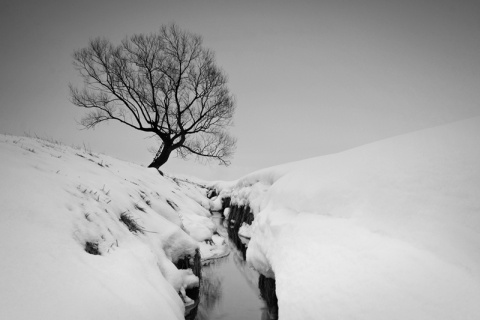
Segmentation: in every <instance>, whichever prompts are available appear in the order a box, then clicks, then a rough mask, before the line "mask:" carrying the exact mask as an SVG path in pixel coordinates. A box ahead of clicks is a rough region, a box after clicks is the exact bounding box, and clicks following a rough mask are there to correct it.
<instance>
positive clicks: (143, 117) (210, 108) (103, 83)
mask: <svg viewBox="0 0 480 320" xmlns="http://www.w3.org/2000/svg"><path fill="white" fill-rule="evenodd" d="M73 59H74V62H73V64H74V66H75V68H76V69H77V71H78V72H79V73H80V75H81V77H82V78H83V80H84V87H83V88H82V89H78V88H76V87H74V86H72V85H70V97H71V101H72V103H73V104H75V105H76V106H79V107H82V108H86V109H88V111H87V113H86V115H85V116H84V117H83V118H82V119H81V121H80V124H81V125H82V126H84V127H85V128H93V127H95V126H96V125H97V124H99V123H102V122H105V121H110V120H114V121H118V122H121V123H123V124H125V125H127V126H128V127H131V128H133V129H136V130H140V131H143V132H146V133H149V134H151V135H152V136H154V137H156V138H158V141H159V146H158V148H155V151H154V152H155V157H154V159H153V162H152V163H151V164H150V165H149V167H155V168H159V167H160V166H162V165H163V164H165V163H166V162H167V160H168V159H169V157H170V155H171V153H172V152H173V151H176V154H177V156H179V157H181V158H187V157H188V156H189V155H194V156H195V157H196V158H197V159H214V160H218V161H219V162H220V164H224V165H228V164H229V160H228V159H229V158H230V157H231V156H232V155H233V152H234V150H235V145H236V140H235V138H233V137H231V136H230V135H229V134H228V132H227V131H226V127H228V126H230V125H231V124H232V117H233V114H234V111H235V103H234V99H233V97H232V95H231V94H230V92H229V90H228V88H227V77H226V75H225V73H224V72H223V71H222V70H221V69H220V68H219V67H218V66H217V65H216V63H215V56H214V53H213V52H212V51H210V50H208V49H206V48H204V47H203V46H202V38H201V37H200V36H198V35H195V34H192V33H189V32H186V31H183V30H181V29H180V28H179V27H178V26H177V25H175V24H171V25H169V26H165V25H164V26H162V27H161V28H160V31H159V32H158V33H154V34H149V35H144V34H138V35H134V36H131V37H128V38H125V39H124V40H123V41H122V42H121V44H120V45H117V46H115V45H113V44H112V43H111V42H110V41H109V40H107V39H104V38H95V39H93V40H91V41H90V42H89V44H88V46H87V47H86V48H83V49H80V50H77V51H75V52H74V54H73Z"/></svg>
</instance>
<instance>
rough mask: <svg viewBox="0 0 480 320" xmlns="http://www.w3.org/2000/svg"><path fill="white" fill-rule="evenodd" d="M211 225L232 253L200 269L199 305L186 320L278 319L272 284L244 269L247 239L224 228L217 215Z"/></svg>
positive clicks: (219, 216)
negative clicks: (215, 228) (213, 224)
mask: <svg viewBox="0 0 480 320" xmlns="http://www.w3.org/2000/svg"><path fill="white" fill-rule="evenodd" d="M213 221H214V222H215V223H216V224H217V231H218V232H219V233H220V235H222V236H223V237H224V238H225V239H226V240H227V241H228V244H229V246H230V250H231V253H230V254H229V255H228V256H227V257H224V258H220V259H216V260H212V261H211V263H210V264H209V265H206V266H203V268H202V280H201V286H200V297H199V303H198V306H197V307H196V308H194V309H193V310H192V312H191V313H190V315H189V316H187V317H186V319H192V320H193V319H195V320H220V319H226V320H236V319H238V320H240V319H242V320H244V319H249V320H250V319H261V320H267V319H277V314H278V308H277V307H276V296H275V281H274V280H273V279H267V278H265V277H263V276H261V275H260V274H259V273H258V272H256V271H255V270H253V269H252V268H250V267H248V266H247V265H246V262H245V252H246V245H245V243H246V242H247V240H246V239H241V238H239V237H238V235H237V234H236V232H235V230H233V228H229V227H228V225H224V223H226V222H224V221H223V217H222V216H221V215H220V214H214V216H213Z"/></svg>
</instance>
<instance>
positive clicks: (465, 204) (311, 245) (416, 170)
mask: <svg viewBox="0 0 480 320" xmlns="http://www.w3.org/2000/svg"><path fill="white" fill-rule="evenodd" d="M216 187H217V188H218V189H220V190H222V195H224V196H231V197H232V201H233V202H236V203H240V204H241V203H245V202H248V203H249V204H250V206H251V207H252V208H253V210H254V213H255V221H254V222H253V228H252V239H251V241H250V244H249V248H248V251H247V260H248V261H249V263H251V264H252V265H253V266H254V267H255V268H257V269H258V270H260V271H261V272H263V273H264V274H266V275H270V276H273V275H274V276H275V278H276V284H277V296H278V299H279V316H280V319H282V320H287V319H323V320H329V319H342V320H344V319H366V320H367V319H368V320H374V319H382V320H384V319H390V320H391V319H402V320H405V319H422V320H426V319H432V320H433V319H435V320H439V319H450V320H451V319H463V320H465V319H480V303H479V301H480V118H474V119H470V120H465V121H462V122H457V123H453V124H449V125H445V126H442V127H437V128H432V129H428V130H424V131H418V132H414V133H410V134H407V135H403V136H398V137H394V138H391V139H386V140H382V141H378V142H375V143H372V144H369V145H365V146H362V147H358V148H355V149H351V150H348V151H345V152H341V153H338V154H333V155H329V156H324V157H319V158H314V159H309V160H305V161H300V162H296V163H291V164H287V165H283V166H278V167H273V168H268V169H264V170H261V171H258V172H255V173H252V174H250V175H248V176H246V177H244V178H242V179H240V180H238V181H235V182H230V183H217V184H216Z"/></svg>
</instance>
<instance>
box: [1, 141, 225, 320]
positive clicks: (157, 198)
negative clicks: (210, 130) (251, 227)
mask: <svg viewBox="0 0 480 320" xmlns="http://www.w3.org/2000/svg"><path fill="white" fill-rule="evenodd" d="M0 177H1V182H0V195H1V196H0V197H1V201H0V253H1V256H2V259H1V262H0V288H1V291H0V319H62V320H63V319H82V320H85V319H183V318H184V310H185V309H184V302H183V301H182V299H183V300H184V301H185V302H186V303H187V304H188V303H189V302H190V301H189V299H188V297H186V296H183V297H182V298H181V297H180V296H179V292H180V294H182V295H184V294H185V289H186V288H190V287H194V286H198V278H197V277H196V276H195V275H193V273H192V272H191V270H189V269H188V270H179V269H177V267H176V266H175V265H174V262H176V261H177V260H178V259H180V258H183V257H185V256H193V255H194V254H195V250H196V249H198V248H200V247H202V248H203V250H202V253H204V254H205V255H204V257H203V258H205V259H210V258H212V257H214V256H215V254H217V253H218V252H220V251H222V249H223V250H224V249H225V245H223V246H222V244H221V243H217V244H215V243H213V244H212V245H208V244H206V243H204V241H205V240H208V239H211V238H212V236H213V233H214V231H215V225H214V223H213V222H212V221H211V219H210V213H209V211H208V209H209V208H210V206H211V204H210V201H209V200H208V199H207V198H206V189H203V188H201V187H200V186H199V185H198V184H197V183H196V182H191V181H187V180H185V179H177V178H172V177H168V176H161V175H160V174H159V173H158V172H157V171H156V170H154V169H147V168H144V167H141V166H138V165H135V164H131V163H127V162H123V161H120V160H117V159H114V158H111V157H108V156H105V155H98V154H94V153H92V152H89V151H88V150H85V149H80V148H71V147H68V146H64V145H61V144H58V143H54V142H53V141H46V140H42V139H31V138H26V137H14V136H8V135H2V136H0ZM122 216H123V217H124V218H125V217H126V219H130V221H133V223H134V224H136V226H137V227H138V229H137V230H136V231H135V230H133V231H132V230H129V228H128V227H127V225H126V224H124V223H123V222H121V221H120V218H121V217H122ZM87 242H88V243H92V244H95V245H97V246H98V251H99V252H100V253H101V255H93V254H89V253H87V252H86V251H85V247H86V244H87ZM217 242H218V241H217Z"/></svg>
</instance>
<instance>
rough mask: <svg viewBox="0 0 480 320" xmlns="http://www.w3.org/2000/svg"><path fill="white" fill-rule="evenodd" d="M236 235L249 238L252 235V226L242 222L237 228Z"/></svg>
mask: <svg viewBox="0 0 480 320" xmlns="http://www.w3.org/2000/svg"><path fill="white" fill-rule="evenodd" d="M238 235H239V236H242V237H245V238H248V239H250V238H251V237H252V226H251V225H249V224H248V223H245V222H242V225H241V226H240V228H239V229H238Z"/></svg>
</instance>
